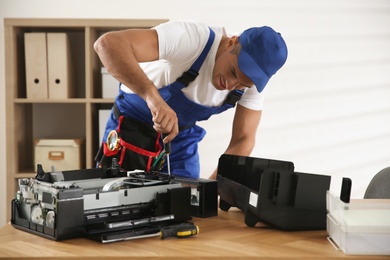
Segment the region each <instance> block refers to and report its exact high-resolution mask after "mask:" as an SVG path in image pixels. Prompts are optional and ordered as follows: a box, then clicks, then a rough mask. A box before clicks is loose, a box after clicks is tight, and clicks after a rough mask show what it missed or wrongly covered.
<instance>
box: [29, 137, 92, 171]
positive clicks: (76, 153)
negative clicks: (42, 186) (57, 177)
mask: <svg viewBox="0 0 390 260" xmlns="http://www.w3.org/2000/svg"><path fill="white" fill-rule="evenodd" d="M34 150H35V151H34V153H35V156H34V163H35V165H34V167H37V165H38V164H41V165H42V167H43V170H44V171H45V172H51V171H52V167H54V170H56V171H66V170H79V169H83V168H84V167H85V162H84V161H85V160H84V158H85V157H84V140H83V139H38V140H35V148H34Z"/></svg>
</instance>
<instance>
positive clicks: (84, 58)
mask: <svg viewBox="0 0 390 260" xmlns="http://www.w3.org/2000/svg"><path fill="white" fill-rule="evenodd" d="M166 21H167V20H163V19H147V20H145V19H128V20H127V19H118V20H116V19H14V18H12V19H8V18H6V19H4V37H5V68H6V71H5V72H6V73H5V75H6V81H5V84H6V98H5V99H6V139H7V140H6V147H7V148H12V149H9V150H7V154H6V156H7V158H6V169H7V170H6V171H7V172H6V178H7V198H6V201H7V203H9V205H11V200H12V199H13V198H14V196H15V192H16V190H17V179H19V178H32V177H34V176H35V173H34V170H33V169H34V165H33V162H34V159H33V157H34V140H35V139H37V138H43V137H44V136H47V135H50V136H52V137H56V138H72V137H74V138H80V137H81V138H84V139H85V156H84V158H85V162H84V163H85V167H86V168H92V167H94V165H95V163H94V161H93V158H94V156H95V153H96V152H97V150H98V143H99V140H98V139H99V129H98V121H99V118H98V115H99V113H98V112H99V109H109V108H111V106H112V104H113V102H114V99H113V98H103V97H102V80H101V67H102V64H101V62H100V60H99V58H98V56H97V55H96V53H95V51H94V50H93V44H94V42H95V41H96V40H97V38H98V37H99V36H100V35H102V34H103V33H105V32H108V31H111V30H123V29H129V28H151V27H153V26H156V25H158V24H161V23H163V22H166ZM28 32H63V33H66V34H67V35H68V38H69V42H70V45H69V46H70V53H71V54H70V55H71V56H72V57H71V58H72V65H73V68H74V70H75V73H74V75H73V77H72V80H73V82H74V84H72V86H73V87H74V89H75V93H74V95H73V96H72V98H68V99H31V98H27V89H26V69H25V52H24V33H28ZM10 210H11V207H7V218H10V216H11V214H10V212H11V211H10Z"/></svg>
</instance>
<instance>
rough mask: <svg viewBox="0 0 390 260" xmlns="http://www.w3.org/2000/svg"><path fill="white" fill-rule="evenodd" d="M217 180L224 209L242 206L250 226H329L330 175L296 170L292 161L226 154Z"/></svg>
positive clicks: (299, 228) (291, 228)
mask: <svg viewBox="0 0 390 260" xmlns="http://www.w3.org/2000/svg"><path fill="white" fill-rule="evenodd" d="M217 180H218V192H219V195H220V205H219V207H220V209H221V210H224V211H228V210H229V209H230V207H237V208H239V209H241V210H242V211H244V212H245V224H246V225H247V226H250V227H253V226H255V225H256V224H257V222H264V223H268V224H270V225H272V226H275V227H277V228H280V229H283V230H322V229H326V214H327V211H326V191H327V190H329V187H330V176H326V175H320V174H310V173H301V172H295V171H294V164H293V163H292V162H288V161H278V160H271V159H264V158H254V157H245V156H235V155H226V154H224V155H222V156H221V157H220V159H219V164H218V175H217Z"/></svg>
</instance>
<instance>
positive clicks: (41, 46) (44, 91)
mask: <svg viewBox="0 0 390 260" xmlns="http://www.w3.org/2000/svg"><path fill="white" fill-rule="evenodd" d="M24 50H25V64H26V94H27V98H29V99H47V98H48V85H47V48H46V33H25V34H24Z"/></svg>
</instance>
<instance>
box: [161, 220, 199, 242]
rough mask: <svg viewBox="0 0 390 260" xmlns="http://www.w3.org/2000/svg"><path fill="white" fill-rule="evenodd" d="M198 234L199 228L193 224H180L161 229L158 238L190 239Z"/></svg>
mask: <svg viewBox="0 0 390 260" xmlns="http://www.w3.org/2000/svg"><path fill="white" fill-rule="evenodd" d="M196 234H199V227H198V226H197V225H195V224H194V223H190V222H188V223H181V224H177V225H171V226H167V227H163V228H161V231H160V237H161V239H165V238H168V237H179V238H183V237H190V236H194V235H196Z"/></svg>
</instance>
